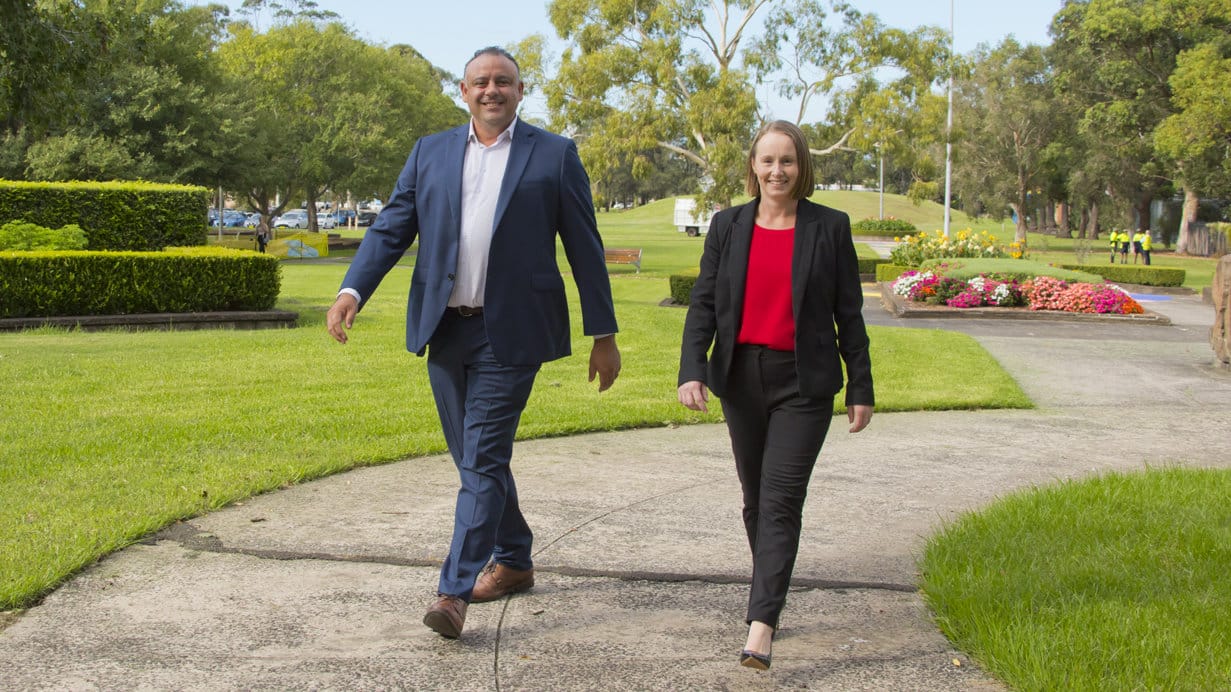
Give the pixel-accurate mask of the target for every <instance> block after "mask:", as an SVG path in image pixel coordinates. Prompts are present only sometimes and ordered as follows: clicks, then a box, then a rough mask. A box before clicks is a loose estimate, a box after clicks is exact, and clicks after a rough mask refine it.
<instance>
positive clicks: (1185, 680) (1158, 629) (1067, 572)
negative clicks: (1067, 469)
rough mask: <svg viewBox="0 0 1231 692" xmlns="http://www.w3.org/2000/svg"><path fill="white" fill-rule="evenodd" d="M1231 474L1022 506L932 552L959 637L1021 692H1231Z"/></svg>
mask: <svg viewBox="0 0 1231 692" xmlns="http://www.w3.org/2000/svg"><path fill="white" fill-rule="evenodd" d="M1228 498H1231V472H1229V471H1226V470H1181V469H1161V470H1151V471H1148V472H1145V473H1139V474H1132V475H1121V474H1111V475H1107V476H1103V477H1098V478H1092V479H1086V480H1080V481H1070V482H1065V483H1061V484H1058V485H1055V486H1050V487H1045V488H1041V489H1036V490H1030V491H1026V492H1021V493H1017V494H1014V495H1012V496H1010V497H1007V498H1005V499H1003V500H1000V501H999V502H996V503H995V504H994V505H992V506H991V507H988V508H986V509H984V510H980V511H978V512H973V513H970V514H968V515H966V516H964V517H962V518H960V519H959V520H957V521H955V522H953V523H952V524H951V525H949V526H948V527H947V528H946V529H945V530H944V531H942V532H941V533H940V534H939V535H938V536H935V537H933V538H932V539H931V540H930V541H929V543H928V545H927V548H926V551H925V554H924V556H923V559H922V562H921V567H922V573H923V591H924V594H925V597H926V599H927V602H928V604H929V605H930V606H931V607H932V610H933V612H934V613H935V616H936V621H937V623H938V624H939V625H940V627H941V629H942V630H943V631H944V632H945V634H946V635H947V636H948V637H949V638H950V639H951V640H952V641H953V642H954V643H955V644H956V645H957V646H958V647H959V648H961V649H962V650H963V651H966V652H967V653H969V654H971V655H972V656H973V657H974V659H975V660H977V661H978V662H979V664H980V665H982V666H984V667H985V668H987V669H988V670H990V671H991V672H992V673H994V674H995V675H996V676H997V677H998V678H999V679H1000V680H1002V681H1004V682H1005V683H1007V684H1008V686H1009V687H1010V688H1012V689H1018V690H1226V689H1231V618H1228V617H1227V613H1229V612H1231V580H1228V579H1227V565H1228V564H1231V503H1228Z"/></svg>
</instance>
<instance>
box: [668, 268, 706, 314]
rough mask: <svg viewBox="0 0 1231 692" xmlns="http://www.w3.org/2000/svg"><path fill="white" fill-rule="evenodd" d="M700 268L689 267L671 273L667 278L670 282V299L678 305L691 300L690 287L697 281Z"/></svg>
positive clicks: (685, 303)
mask: <svg viewBox="0 0 1231 692" xmlns="http://www.w3.org/2000/svg"><path fill="white" fill-rule="evenodd" d="M700 274H701V269H700V268H697V269H689V270H685V271H682V272H680V273H679V274H672V275H671V277H670V278H669V279H668V281H670V283H671V300H672V301H673V302H675V303H677V304H679V305H688V303H689V302H690V301H691V300H692V287H693V286H694V285H695V284H696V283H697V276H699V275H700Z"/></svg>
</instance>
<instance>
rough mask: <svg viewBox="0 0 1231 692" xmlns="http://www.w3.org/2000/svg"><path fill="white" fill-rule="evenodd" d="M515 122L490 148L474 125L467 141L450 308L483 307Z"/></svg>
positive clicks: (510, 124)
mask: <svg viewBox="0 0 1231 692" xmlns="http://www.w3.org/2000/svg"><path fill="white" fill-rule="evenodd" d="M516 126H517V118H513V122H511V123H509V127H508V128H507V129H506V130H505V131H504V132H501V133H500V134H499V135H498V136H497V137H496V141H495V142H493V143H492V144H491V145H490V146H488V145H485V144H483V143H482V142H480V141H479V138H478V137H476V136H475V134H474V121H471V123H470V135H469V137H468V138H467V139H466V161H465V163H464V164H463V165H462V228H461V236H460V237H459V238H458V246H457V272H456V274H457V279H456V280H455V281H454V283H453V292H452V293H451V294H449V307H457V306H459V305H467V306H470V307H481V306H482V305H483V289H484V288H485V287H486V286H487V257H488V251H489V250H490V249H491V244H492V232H493V231H494V230H495V223H496V201H497V199H498V198H499V197H500V185H501V183H503V182H504V169H505V168H506V167H507V166H508V164H509V149H510V148H511V147H512V145H513V128H514V127H516Z"/></svg>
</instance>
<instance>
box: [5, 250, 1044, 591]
mask: <svg viewBox="0 0 1231 692" xmlns="http://www.w3.org/2000/svg"><path fill="white" fill-rule="evenodd" d="M673 233H674V231H673ZM673 239H674V238H673ZM345 269H346V265H343V264H336V263H327V262H326V263H315V264H314V263H296V262H285V263H284V264H283V290H282V296H281V299H280V300H279V304H278V307H279V308H281V309H288V310H294V311H297V312H299V313H300V316H301V318H300V325H301V326H300V328H298V329H287V330H272V331H186V332H137V333H129V332H103V333H79V332H69V331H63V330H55V329H41V330H36V331H33V332H25V333H19V334H0V379H2V380H3V381H4V382H6V383H9V384H10V386H9V387H7V391H6V396H4V397H3V398H0V420H2V421H4V425H3V426H2V427H0V609H4V608H13V607H21V606H24V605H29V604H30V603H32V602H34V601H35V600H36V599H37V598H38V597H39V596H40V595H42V594H43V593H46V592H47V591H48V590H49V589H51V588H53V587H54V586H55V585H56V584H58V583H59V582H60V581H62V580H63V579H64V578H65V577H67V576H68V575H70V574H72V573H73V572H75V571H76V570H78V569H80V568H81V567H83V566H85V565H88V564H90V563H91V562H93V561H94V560H96V559H97V558H98V557H100V556H102V555H105V554H106V553H108V552H110V551H113V550H115V549H117V548H120V547H122V546H124V545H127V544H129V543H131V542H133V541H135V540H137V539H139V538H141V537H142V536H144V535H146V534H148V533H149V532H151V531H154V530H157V529H158V528H160V527H162V526H165V525H166V524H168V523H169V522H172V521H175V520H176V519H180V518H184V517H189V516H193V515H195V514H199V513H201V512H204V511H208V510H210V509H212V508H216V507H220V506H223V505H226V504H228V503H231V502H234V501H236V500H239V499H242V498H244V497H246V496H249V495H251V494H253V493H259V492H264V491H267V490H272V489H276V488H279V487H282V486H284V485H287V484H290V483H296V482H299V481H302V480H305V479H308V478H315V477H319V476H322V475H326V474H330V473H335V472H338V471H342V470H345V469H349V468H353V467H356V466H360V465H364V464H373V463H380V462H386V461H391V460H397V459H404V458H406V457H412V456H416V455H423V454H428V453H434V452H441V451H443V450H444V441H443V438H442V437H441V434H440V431H439V426H438V423H437V420H436V413H435V407H434V405H433V403H432V399H431V394H430V391H429V389H428V383H427V374H426V371H425V362H424V360H423V359H420V358H417V357H415V356H414V355H412V354H409V353H407V352H406V350H405V347H404V329H405V301H406V292H407V289H408V286H409V282H410V271H409V269H408V268H406V267H398V268H395V269H394V270H393V271H392V272H391V273H390V275H389V276H388V277H387V278H386V280H385V283H384V284H383V285H382V287H381V289H380V291H379V292H378V293H377V294H376V295H375V296H373V298H372V300H371V302H370V303H369V304H368V306H367V307H366V308H365V310H364V312H363V314H362V315H360V318H359V320H358V322H357V323H356V327H355V329H354V331H353V332H352V339H351V343H350V344H348V345H346V346H340V345H338V344H336V343H334V342H333V341H332V340H331V339H330V338H329V337H328V335H327V334H326V333H325V330H324V314H325V311H326V309H327V308H328V305H329V303H330V302H331V301H332V298H333V295H334V293H335V291H336V289H337V286H338V285H339V283H340V282H341V278H342V275H343V273H344V272H345ZM613 287H614V291H615V296H616V301H617V314H618V317H619V319H620V326H621V332H620V335H619V345H620V348H621V350H622V352H623V358H624V367H623V371H622V374H621V376H620V379H619V381H618V382H617V384H616V385H615V387H614V388H613V389H612V390H611V391H609V392H605V393H603V394H599V393H598V392H597V391H596V385H591V384H589V383H587V382H586V359H585V357H584V354H585V353H588V350H589V343H590V339H588V338H587V337H584V336H582V335H580V334H576V335H575V339H574V351H575V353H576V354H581V355H575V356H574V357H572V358H568V359H564V360H561V361H557V362H553V363H549V364H547V365H546V366H545V367H544V368H543V371H542V373H541V374H540V376H539V380H538V384H537V386H536V388H535V391H534V396H533V397H532V399H531V401H530V404H529V407H528V409H527V411H526V413H525V415H524V416H523V419H522V425H521V431H520V435H521V437H523V438H524V437H536V436H547V435H564V434H570V433H575V432H580V431H588V430H612V429H620V428H630V427H637V426H658V425H664V424H669V423H694V422H701V421H717V420H719V419H718V417H717V415H716V413H713V414H710V415H708V416H704V415H701V414H697V413H695V412H692V411H689V410H687V409H685V408H683V407H682V406H680V405H679V404H678V403H677V402H676V399H675V380H676V368H677V366H678V359H679V355H678V344H679V334H680V332H681V329H682V326H683V320H684V313H685V311H684V310H683V309H681V308H665V307H659V305H658V304H659V302H660V301H662V300H663V299H664V298H665V297H666V296H667V295H668V286H667V281H666V279H665V278H663V277H662V276H654V275H652V274H648V273H647V272H643V273H642V274H641V275H630V274H619V275H616V276H615V277H613ZM573 299H574V301H575V296H574V297H573ZM574 317H575V319H574V324H575V325H577V324H579V322H580V320H579V319H577V317H578V316H577V315H574ZM872 344H873V356H872V357H873V363H874V376H875V378H876V382H877V401H878V409H879V410H881V411H894V410H899V411H900V410H919V409H949V408H996V407H1025V406H1029V405H1030V402H1029V401H1028V400H1027V398H1026V397H1025V395H1024V394H1023V393H1022V392H1021V390H1020V389H1019V388H1018V386H1017V384H1016V383H1015V382H1014V381H1013V380H1012V379H1011V378H1010V377H1009V376H1008V375H1007V374H1006V373H1004V371H1003V370H1001V369H1000V368H999V366H998V365H997V364H996V362H995V361H994V360H993V359H992V358H991V357H990V356H989V355H988V354H987V352H986V351H984V350H983V349H982V348H981V347H980V346H979V345H978V344H977V343H976V342H974V340H973V339H970V338H969V337H966V336H964V335H961V334H954V333H946V332H942V331H932V330H916V329H898V328H892V329H890V328H883V329H873V330H872ZM957 372H961V373H962V377H960V378H958V377H954V376H953V373H957ZM714 410H715V411H716V410H717V409H714Z"/></svg>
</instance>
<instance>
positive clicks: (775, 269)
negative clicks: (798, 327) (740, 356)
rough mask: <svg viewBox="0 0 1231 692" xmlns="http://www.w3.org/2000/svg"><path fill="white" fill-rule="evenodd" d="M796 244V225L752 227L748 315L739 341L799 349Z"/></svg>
mask: <svg viewBox="0 0 1231 692" xmlns="http://www.w3.org/2000/svg"><path fill="white" fill-rule="evenodd" d="M794 247H795V229H794V228H785V229H776V228H763V227H761V226H756V225H754V226H753V227H752V247H751V248H750V249H749V251H748V279H747V283H746V285H745V289H744V318H743V320H742V321H741V322H740V328H739V337H738V338H737V339H736V340H735V341H736V343H740V344H758V345H761V346H768V347H769V348H772V349H774V350H775V351H794V350H795V316H794V314H792V312H791V255H792V254H793V249H794Z"/></svg>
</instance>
